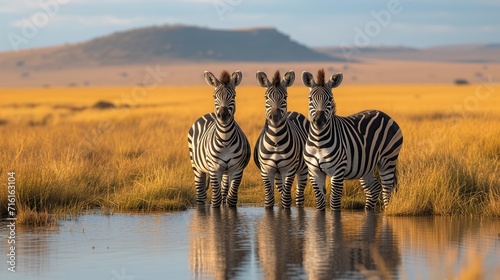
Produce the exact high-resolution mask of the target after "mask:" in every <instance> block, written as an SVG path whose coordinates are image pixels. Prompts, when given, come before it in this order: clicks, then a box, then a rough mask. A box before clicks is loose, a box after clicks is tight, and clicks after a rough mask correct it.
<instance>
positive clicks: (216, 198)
mask: <svg viewBox="0 0 500 280" xmlns="http://www.w3.org/2000/svg"><path fill="white" fill-rule="evenodd" d="M221 180H222V172H221V171H210V184H211V185H212V207H213V208H216V207H219V206H220V205H221V203H222V195H221V192H220V183H221Z"/></svg>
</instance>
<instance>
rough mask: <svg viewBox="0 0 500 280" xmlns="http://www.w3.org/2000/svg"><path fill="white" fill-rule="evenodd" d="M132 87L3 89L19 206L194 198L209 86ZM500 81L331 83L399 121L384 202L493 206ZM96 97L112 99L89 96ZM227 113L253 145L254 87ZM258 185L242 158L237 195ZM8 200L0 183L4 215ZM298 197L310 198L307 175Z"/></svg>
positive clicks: (3, 154)
mask: <svg viewBox="0 0 500 280" xmlns="http://www.w3.org/2000/svg"><path fill="white" fill-rule="evenodd" d="M297 83H298V82H297ZM137 89H138V88H137V87H99V88H90V87H89V88H50V89H37V88H34V89H19V88H14V89H2V93H3V94H2V95H3V97H2V99H1V100H0V108H1V110H0V133H1V135H2V136H3V137H2V138H3V139H2V141H1V142H0V158H2V161H3V163H2V164H1V165H0V180H1V181H2V182H6V181H7V177H6V176H7V175H6V174H7V172H9V171H15V172H16V179H17V190H16V191H17V201H18V206H19V207H18V208H19V209H20V211H22V209H24V210H27V209H31V210H35V209H36V211H42V212H44V211H47V212H48V213H52V212H58V211H60V210H61V209H62V210H63V212H64V211H65V212H69V213H78V212H79V211H82V210H85V209H89V208H97V207H101V208H105V209H108V210H110V211H135V210H139V211H152V210H162V211H166V210H178V209H184V208H186V207H191V206H193V205H194V204H195V190H194V186H193V175H192V171H191V167H190V162H189V152H188V149H187V131H188V130H189V128H190V126H191V124H192V123H193V122H194V120H196V118H198V117H199V116H201V115H203V114H205V113H208V112H211V111H212V110H213V100H212V89H211V88H210V87H208V86H200V87H198V86H197V87H194V86H193V87H158V88H156V89H154V90H150V91H143V92H139V91H137ZM478 89H479V90H478ZM307 92H308V90H307V89H306V88H305V87H301V86H294V87H292V88H291V89H290V90H289V109H290V110H294V111H299V112H301V113H304V114H306V113H307ZM478 92H479V94H478ZM499 92H500V87H498V86H487V87H485V86H482V87H481V86H477V85H471V86H461V87H458V86H444V85H442V86H441V85H384V86H381V85H365V86H341V87H340V88H338V89H336V90H335V92H334V94H335V99H336V102H337V108H338V114H339V115H348V114H352V113H355V112H357V111H360V110H363V109H370V108H376V109H380V110H383V111H385V112H386V113H388V114H389V115H391V116H392V117H393V118H394V119H396V121H397V122H398V123H399V124H400V126H401V128H402V130H403V135H404V144H403V150H402V153H401V157H400V162H399V166H398V168H399V187H398V191H397V193H395V194H394V196H393V199H392V201H391V204H390V207H389V208H388V209H387V210H386V213H387V214H391V215H422V214H439V215H454V214H485V215H491V216H500V202H499V201H500V199H499V198H500V191H499V190H498V189H499V186H500V181H499V178H498V174H499V173H500V137H499V136H500V112H499V110H498V108H500V95H499V94H498V93H499ZM101 100H105V101H110V102H113V103H114V104H115V105H116V106H117V108H115V109H107V110H100V109H95V108H92V105H93V104H95V103H96V102H98V101H101ZM460 107H462V108H460ZM236 120H237V121H238V123H239V124H240V126H241V127H242V129H243V130H244V131H245V133H246V134H247V137H248V139H249V141H250V143H251V145H254V143H255V141H256V139H257V137H258V135H259V133H260V130H261V128H262V125H263V123H264V97H263V89H262V88H260V87H240V88H238V89H237V112H236ZM252 148H253V147H252ZM261 185H262V184H261V179H260V173H259V171H258V170H257V168H256V167H255V165H254V164H253V162H250V164H249V167H248V168H247V169H246V170H245V173H244V177H243V182H242V185H241V186H240V191H239V202H240V203H254V204H257V205H262V203H263V190H262V186H261ZM344 193H345V194H344V197H343V200H342V205H343V207H345V208H360V207H362V206H363V205H364V194H363V192H362V189H361V187H359V184H358V182H357V181H352V182H347V183H346V186H345V189H344ZM6 203H7V193H6V192H5V191H2V192H0V205H1V206H2V207H1V209H2V210H1V213H2V214H3V215H6V207H5V205H6ZM305 203H306V206H314V195H313V193H312V190H311V187H310V186H308V187H307V189H306V202H305Z"/></svg>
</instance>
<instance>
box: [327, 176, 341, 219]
mask: <svg viewBox="0 0 500 280" xmlns="http://www.w3.org/2000/svg"><path fill="white" fill-rule="evenodd" d="M330 182H331V186H330V209H331V210H332V211H337V212H338V211H340V206H341V201H342V190H343V189H344V177H343V176H332V177H331V178H330Z"/></svg>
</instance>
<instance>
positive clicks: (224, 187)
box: [221, 172, 229, 204]
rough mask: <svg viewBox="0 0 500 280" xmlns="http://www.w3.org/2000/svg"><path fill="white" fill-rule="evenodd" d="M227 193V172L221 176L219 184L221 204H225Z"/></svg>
mask: <svg viewBox="0 0 500 280" xmlns="http://www.w3.org/2000/svg"><path fill="white" fill-rule="evenodd" d="M228 191H229V175H228V174H227V172H224V174H222V182H221V194H222V203H223V204H225V203H226V198H227V192H228Z"/></svg>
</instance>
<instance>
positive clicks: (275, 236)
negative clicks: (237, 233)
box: [255, 208, 306, 279]
mask: <svg viewBox="0 0 500 280" xmlns="http://www.w3.org/2000/svg"><path fill="white" fill-rule="evenodd" d="M305 227H306V216H305V210H303V209H302V208H298V209H297V215H292V214H291V210H290V209H279V211H277V212H275V211H273V210H272V209H266V211H265V213H264V215H263V216H262V218H261V219H260V221H259V223H258V224H257V228H256V230H255V231H256V239H257V252H258V255H257V256H258V258H259V263H260V266H261V267H262V270H263V272H264V276H265V277H264V278H265V279H288V278H294V276H297V275H303V274H304V268H303V265H302V264H303V261H304V258H303V256H304V231H305Z"/></svg>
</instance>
